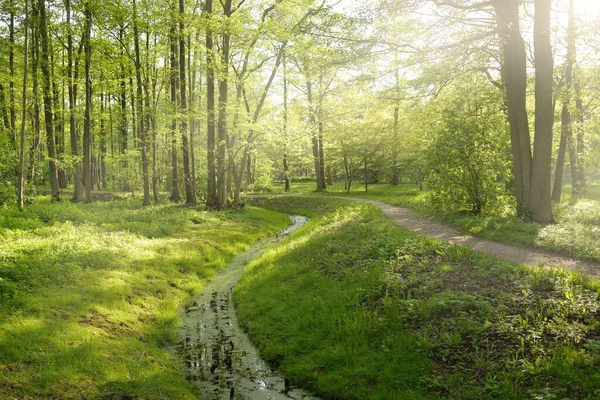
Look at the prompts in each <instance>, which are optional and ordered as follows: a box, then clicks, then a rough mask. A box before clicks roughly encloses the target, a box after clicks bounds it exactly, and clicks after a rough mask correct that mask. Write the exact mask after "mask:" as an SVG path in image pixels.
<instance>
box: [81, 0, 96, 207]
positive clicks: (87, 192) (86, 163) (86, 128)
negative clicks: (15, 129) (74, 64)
mask: <svg viewBox="0 0 600 400" xmlns="http://www.w3.org/2000/svg"><path fill="white" fill-rule="evenodd" d="M84 7H85V10H84V14H85V33H84V36H83V43H84V45H83V47H84V48H85V50H84V52H85V118H84V124H83V187H84V195H83V200H84V201H85V202H86V203H89V202H91V201H92V188H93V186H94V182H93V178H92V176H93V174H92V45H91V36H92V11H91V10H90V5H89V0H86V1H85V3H84Z"/></svg>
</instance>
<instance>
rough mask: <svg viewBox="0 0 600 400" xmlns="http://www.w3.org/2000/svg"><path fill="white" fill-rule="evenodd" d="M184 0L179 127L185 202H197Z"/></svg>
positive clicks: (180, 56) (181, 8)
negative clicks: (187, 76) (188, 101)
mask: <svg viewBox="0 0 600 400" xmlns="http://www.w3.org/2000/svg"><path fill="white" fill-rule="evenodd" d="M184 15H185V9H184V2H183V0H179V74H180V75H179V87H180V90H179V94H180V96H181V104H180V109H181V112H182V113H183V114H184V117H183V119H182V120H181V123H180V124H179V129H180V131H181V149H182V152H183V183H184V186H185V204H195V203H196V192H195V190H194V187H195V184H194V183H193V182H192V175H191V171H190V162H191V160H190V153H189V151H190V149H189V144H188V132H187V128H188V119H187V118H188V116H187V97H186V95H187V93H186V71H185V64H186V60H185V55H186V51H185V35H184V30H185V24H184V22H183V21H184V20H183V18H184Z"/></svg>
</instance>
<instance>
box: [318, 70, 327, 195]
mask: <svg viewBox="0 0 600 400" xmlns="http://www.w3.org/2000/svg"><path fill="white" fill-rule="evenodd" d="M325 90H326V89H325V88H324V87H323V75H321V76H320V77H319V104H318V106H317V107H318V127H319V174H320V175H321V190H326V189H327V180H326V179H325V151H324V149H323V98H324V97H325Z"/></svg>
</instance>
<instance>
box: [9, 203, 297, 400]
mask: <svg viewBox="0 0 600 400" xmlns="http://www.w3.org/2000/svg"><path fill="white" fill-rule="evenodd" d="M288 223H289V220H288V218H287V217H286V216H285V215H282V214H279V213H276V212H273V211H266V210H262V209H258V208H255V207H247V208H246V210H244V211H238V212H222V213H208V212H205V211H199V210H196V209H193V208H184V207H181V206H176V205H171V204H168V205H167V204H165V205H159V206H150V207H140V206H139V202H135V201H113V202H106V203H94V204H70V203H68V202H61V203H57V204H51V203H50V201H49V199H48V198H42V199H40V200H36V203H35V204H33V205H31V206H29V207H27V208H26V210H25V211H24V212H22V213H20V212H18V211H16V209H12V208H2V209H0V240H1V241H2V246H1V247H0V398H3V399H5V398H6V399H13V398H14V399H44V398H47V399H58V398H60V399H69V398H95V399H133V398H136V399H138V398H139V399H164V398H170V399H196V398H198V393H197V391H196V389H195V387H194V385H192V384H191V383H188V382H186V380H185V378H184V374H183V371H182V370H181V367H180V363H179V362H178V360H177V359H175V357H174V356H173V355H172V353H171V352H170V351H169V350H168V349H167V347H168V345H169V343H170V342H171V341H172V340H173V339H174V335H175V332H176V327H177V324H178V312H179V307H180V305H181V304H182V303H183V302H185V301H186V300H187V299H189V297H190V296H192V295H194V294H196V293H198V292H199V291H200V290H201V289H202V287H203V286H204V284H205V282H206V281H207V280H209V279H210V278H211V277H212V276H214V275H215V274H216V273H217V271H219V269H221V268H222V267H223V266H224V265H226V263H227V262H228V261H229V260H231V259H232V258H233V257H234V255H236V254H238V253H240V252H242V251H244V250H245V249H247V248H248V247H249V246H250V245H251V244H252V243H253V242H255V241H256V240H258V239H259V238H261V237H264V236H266V235H269V234H271V233H272V232H274V231H277V230H279V229H281V228H283V227H284V226H286V225H287V224H288Z"/></svg>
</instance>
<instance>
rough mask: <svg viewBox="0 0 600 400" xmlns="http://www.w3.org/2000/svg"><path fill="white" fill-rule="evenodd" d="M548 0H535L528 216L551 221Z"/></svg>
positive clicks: (550, 68) (552, 118)
mask: <svg viewBox="0 0 600 400" xmlns="http://www.w3.org/2000/svg"><path fill="white" fill-rule="evenodd" d="M550 11H551V7H550V0H535V20H534V47H535V48H534V55H535V141H534V148H533V167H532V175H531V193H530V209H531V219H532V220H533V221H536V222H540V223H544V224H546V223H553V222H554V216H553V215H552V202H551V193H550V175H551V173H550V171H551V165H552V125H553V122H554V109H553V107H552V88H553V83H554V82H553V73H554V61H553V59H552V45H551V43H550Z"/></svg>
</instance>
